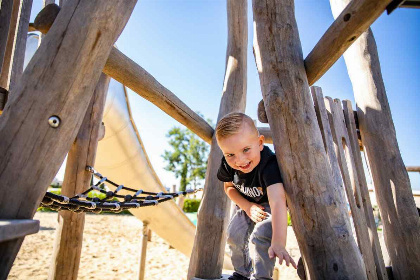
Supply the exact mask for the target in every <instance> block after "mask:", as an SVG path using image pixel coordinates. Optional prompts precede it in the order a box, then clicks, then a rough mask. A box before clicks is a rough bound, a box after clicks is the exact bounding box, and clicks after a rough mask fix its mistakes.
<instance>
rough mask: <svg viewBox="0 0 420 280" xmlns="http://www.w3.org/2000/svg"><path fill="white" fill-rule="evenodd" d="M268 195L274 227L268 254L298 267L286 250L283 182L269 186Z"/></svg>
mask: <svg viewBox="0 0 420 280" xmlns="http://www.w3.org/2000/svg"><path fill="white" fill-rule="evenodd" d="M267 195H268V201H269V203H270V208H271V226H272V228H273V236H272V239H271V247H270V248H269V249H268V254H269V256H270V258H274V257H275V256H277V257H278V258H279V263H280V264H282V262H283V259H284V260H285V262H286V265H287V266H289V263H291V264H292V266H293V267H294V268H296V263H295V261H294V260H293V259H292V258H291V257H290V255H289V253H288V252H287V250H286V239H287V207H286V194H285V192H284V188H283V184H282V183H277V184H273V185H270V186H269V187H267Z"/></svg>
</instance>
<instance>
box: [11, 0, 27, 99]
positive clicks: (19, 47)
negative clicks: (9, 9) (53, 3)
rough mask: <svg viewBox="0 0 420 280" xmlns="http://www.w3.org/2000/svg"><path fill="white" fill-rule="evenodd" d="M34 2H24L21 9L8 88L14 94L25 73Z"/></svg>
mask: <svg viewBox="0 0 420 280" xmlns="http://www.w3.org/2000/svg"><path fill="white" fill-rule="evenodd" d="M31 9H32V0H22V1H21V4H20V7H19V14H18V19H17V27H16V35H15V38H14V42H13V48H12V58H11V67H10V75H9V76H10V77H9V81H8V84H7V88H8V89H9V91H10V92H12V94H13V89H14V87H15V86H16V83H18V82H19V79H20V77H21V75H22V72H23V63H24V61H25V49H26V38H27V37H28V26H29V18H30V16H31Z"/></svg>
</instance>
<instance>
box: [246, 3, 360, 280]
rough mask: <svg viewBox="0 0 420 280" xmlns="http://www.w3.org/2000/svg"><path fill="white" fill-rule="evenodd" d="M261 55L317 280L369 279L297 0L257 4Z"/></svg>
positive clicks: (277, 140)
mask: <svg viewBox="0 0 420 280" xmlns="http://www.w3.org/2000/svg"><path fill="white" fill-rule="evenodd" d="M253 9H254V28H255V30H254V54H255V60H256V64H257V68H258V72H259V74H260V82H261V89H262V92H263V99H264V105H265V111H266V113H267V117H268V120H269V123H270V127H271V130H272V133H273V142H274V148H275V151H276V156H277V160H278V162H279V167H280V172H281V175H282V177H283V181H284V186H285V189H286V196H287V200H288V206H289V209H290V212H291V216H292V224H293V228H294V231H295V233H296V237H297V240H298V243H299V248H300V250H301V252H302V254H303V256H304V258H305V261H306V263H307V266H308V270H309V274H310V278H311V279H366V272H365V269H364V265H363V262H362V258H361V255H360V252H359V250H358V248H357V246H356V242H355V240H354V238H353V236H352V235H351V230H350V228H349V227H348V224H346V223H345V222H344V221H343V220H344V219H345V218H344V217H345V216H346V215H347V213H346V211H344V212H343V209H342V208H341V207H338V206H337V205H336V201H340V197H341V195H339V193H340V192H341V190H340V189H338V186H336V184H335V180H334V179H333V176H332V171H331V168H330V166H329V164H328V159H327V154H326V152H325V148H324V145H323V143H322V137H321V133H320V129H319V126H318V123H317V120H316V116H315V111H314V106H313V103H312V100H311V97H310V94H309V85H308V81H307V78H306V72H305V68H304V64H303V55H302V48H301V45H300V40H299V34H298V30H297V25H296V20H295V15H294V1H293V0H267V1H264V2H262V1H257V0H254V1H253Z"/></svg>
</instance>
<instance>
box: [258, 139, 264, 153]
mask: <svg viewBox="0 0 420 280" xmlns="http://www.w3.org/2000/svg"><path fill="white" fill-rule="evenodd" d="M258 144H259V145H260V151H262V150H263V148H264V135H260V136H259V137H258Z"/></svg>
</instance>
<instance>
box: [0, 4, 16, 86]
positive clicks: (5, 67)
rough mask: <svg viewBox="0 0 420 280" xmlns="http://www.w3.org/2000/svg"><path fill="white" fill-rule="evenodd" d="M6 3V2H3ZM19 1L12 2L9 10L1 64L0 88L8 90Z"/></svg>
mask: <svg viewBox="0 0 420 280" xmlns="http://www.w3.org/2000/svg"><path fill="white" fill-rule="evenodd" d="M5 1H7V0H5ZM20 1H21V0H13V6H12V10H11V15H10V24H9V30H8V33H7V41H6V42H7V43H6V49H5V51H4V57H3V64H2V67H1V73H0V87H2V88H5V89H7V90H8V89H9V88H8V84H9V77H10V76H9V75H10V67H11V66H12V65H11V63H12V54H13V44H14V41H15V35H16V28H17V22H18V17H19V9H20Z"/></svg>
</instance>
